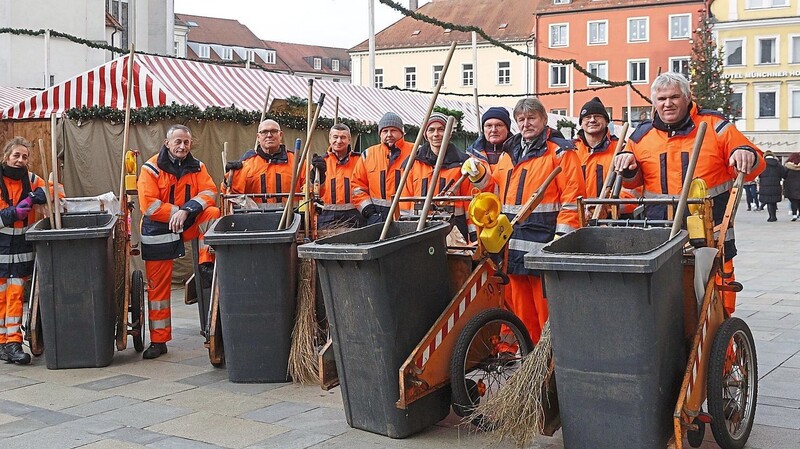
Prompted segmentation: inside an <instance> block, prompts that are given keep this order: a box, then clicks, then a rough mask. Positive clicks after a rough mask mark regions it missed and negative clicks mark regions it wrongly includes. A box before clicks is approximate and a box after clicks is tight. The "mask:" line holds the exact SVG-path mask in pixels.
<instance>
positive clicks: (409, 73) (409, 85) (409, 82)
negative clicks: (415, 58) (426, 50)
mask: <svg viewBox="0 0 800 449" xmlns="http://www.w3.org/2000/svg"><path fill="white" fill-rule="evenodd" d="M405 70H406V89H416V88H417V68H416V67H406V68H405Z"/></svg>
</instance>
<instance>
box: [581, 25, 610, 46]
mask: <svg viewBox="0 0 800 449" xmlns="http://www.w3.org/2000/svg"><path fill="white" fill-rule="evenodd" d="M586 26H587V28H588V29H587V34H588V36H587V43H588V44H589V45H604V44H607V43H608V20H598V21H595V22H588V23H587V25H586Z"/></svg>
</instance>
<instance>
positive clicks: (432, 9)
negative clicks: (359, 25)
mask: <svg viewBox="0 0 800 449" xmlns="http://www.w3.org/2000/svg"><path fill="white" fill-rule="evenodd" d="M551 1H552V0H551ZM537 3H538V0H472V1H468V2H466V1H463V0H436V1H433V2H430V3H427V4H425V5H423V6H422V7H421V8H419V9H418V10H417V12H418V13H420V14H424V15H426V16H429V17H435V18H437V19H439V20H441V21H443V22H449V23H454V24H459V25H474V26H477V27H479V28H481V29H482V30H484V31H485V32H486V33H487V34H488V35H489V36H491V37H492V38H494V39H497V40H499V41H501V42H513V41H524V40H527V39H529V38H530V36H531V34H532V33H533V31H534V26H535V18H534V15H533V13H534V10H535V8H536V5H537ZM453 41H456V42H459V43H469V42H472V33H465V32H459V31H450V32H448V31H447V30H444V29H442V28H441V27H438V26H436V25H432V24H429V23H426V22H422V21H419V20H416V19H413V18H411V17H403V18H402V19H400V20H398V21H397V22H395V23H394V24H392V25H389V27H387V28H385V29H384V30H382V31H381V32H379V33H377V34H376V35H375V48H376V49H377V50H387V49H393V48H421V47H434V46H445V45H449V44H450V43H451V42H453ZM478 41H479V42H481V41H484V39H482V38H481V37H480V36H478ZM368 49H369V41H364V42H362V43H360V44H358V45H356V46H355V47H353V48H351V49H350V51H351V52H360V51H367V50H368Z"/></svg>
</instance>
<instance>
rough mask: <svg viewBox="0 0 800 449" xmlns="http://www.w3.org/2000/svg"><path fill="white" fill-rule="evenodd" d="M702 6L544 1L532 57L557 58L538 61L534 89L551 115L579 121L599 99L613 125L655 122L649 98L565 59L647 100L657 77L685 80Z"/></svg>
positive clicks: (680, 0) (666, 0)
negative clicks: (609, 85) (590, 102)
mask: <svg viewBox="0 0 800 449" xmlns="http://www.w3.org/2000/svg"><path fill="white" fill-rule="evenodd" d="M702 7H703V2H702V1H698V0H692V1H687V0H676V1H673V0H662V1H659V2H653V1H650V0H619V1H610V0H540V2H539V5H538V7H537V9H536V41H535V52H536V54H537V55H538V56H541V57H545V58H550V59H554V60H558V61H557V62H539V63H537V65H536V68H535V70H534V78H535V80H536V91H537V92H539V94H540V95H541V99H542V101H543V102H544V103H545V106H546V107H547V108H548V110H549V111H550V112H552V113H557V114H561V115H567V116H570V117H576V116H578V114H579V109H580V107H581V106H582V105H583V104H584V103H585V102H587V101H588V100H590V99H591V98H592V97H595V96H597V97H600V99H601V100H602V101H603V104H604V105H605V106H606V108H607V110H608V112H609V116H610V117H611V118H612V120H615V121H628V120H629V118H630V121H631V122H632V124H633V125H636V124H637V123H639V122H640V121H641V120H643V119H647V118H651V110H652V106H651V104H650V103H649V102H648V101H647V100H646V99H645V98H642V96H640V95H638V94H637V93H635V92H633V91H630V92H629V89H628V88H627V87H624V86H623V87H613V88H602V87H603V86H604V85H605V84H604V83H603V82H602V81H600V80H597V79H593V78H591V77H589V76H587V75H586V74H584V73H581V72H580V71H578V70H576V69H575V68H574V66H573V65H571V64H569V63H568V62H566V61H568V60H575V61H576V62H577V63H578V64H579V65H580V66H582V67H583V68H584V69H586V70H587V71H588V72H589V73H591V74H593V75H594V76H596V77H597V78H601V79H605V80H609V81H626V80H630V81H632V82H633V84H634V86H635V87H636V89H637V90H639V91H640V92H641V93H642V94H643V95H644V96H645V97H647V98H649V97H650V84H651V83H652V82H653V79H654V78H655V77H656V76H657V75H658V73H660V72H664V71H674V72H680V73H683V74H684V75H686V76H687V77H688V74H689V61H690V59H691V43H690V39H691V38H692V30H693V29H694V28H695V27H696V26H697V20H698V18H699V11H698V10H700V9H701V8H702ZM598 88H601V89H598ZM629 101H630V110H629V109H628V103H629Z"/></svg>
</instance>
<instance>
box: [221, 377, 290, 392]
mask: <svg viewBox="0 0 800 449" xmlns="http://www.w3.org/2000/svg"><path fill="white" fill-rule="evenodd" d="M285 385H287V384H286V383H269V384H267V383H263V384H237V383H233V382H231V381H228V380H223V381H219V382H214V383H213V384H208V385H205V387H206V388H218V389H220V390H225V391H230V392H233V393H239V394H246V395H256V394H260V393H263V392H265V391H269V390H274V389H276V388H280V387H283V386H285Z"/></svg>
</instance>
